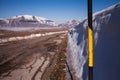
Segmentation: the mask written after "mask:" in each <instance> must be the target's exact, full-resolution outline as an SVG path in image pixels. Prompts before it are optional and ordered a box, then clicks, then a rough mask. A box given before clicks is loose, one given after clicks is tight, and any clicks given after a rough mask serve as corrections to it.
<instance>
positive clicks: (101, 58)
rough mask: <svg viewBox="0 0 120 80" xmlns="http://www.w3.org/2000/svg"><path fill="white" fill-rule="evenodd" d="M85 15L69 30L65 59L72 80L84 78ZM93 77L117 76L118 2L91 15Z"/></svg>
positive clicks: (119, 59)
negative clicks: (82, 19)
mask: <svg viewBox="0 0 120 80" xmlns="http://www.w3.org/2000/svg"><path fill="white" fill-rule="evenodd" d="M87 24H88V23H87V19H86V20H84V21H83V22H82V23H80V24H79V25H78V26H76V27H75V28H73V29H71V30H69V33H68V36H69V39H68V48H67V53H68V54H67V63H68V65H69V68H70V70H71V73H72V76H73V80H87V79H88V66H87V64H88V63H87V54H88V53H87ZM93 38H94V68H93V73H94V76H93V78H94V80H120V3H118V4H116V5H114V6H112V7H109V8H107V9H105V10H102V11H100V12H97V13H95V14H94V15H93Z"/></svg>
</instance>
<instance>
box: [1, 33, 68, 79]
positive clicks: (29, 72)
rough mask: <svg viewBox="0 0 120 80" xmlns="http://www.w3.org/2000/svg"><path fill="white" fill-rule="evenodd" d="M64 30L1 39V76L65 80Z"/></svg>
mask: <svg viewBox="0 0 120 80" xmlns="http://www.w3.org/2000/svg"><path fill="white" fill-rule="evenodd" d="M66 47H67V33H57V34H52V35H47V36H41V37H34V38H30V39H23V40H15V41H11V42H5V43H0V80H64V78H65V74H66V73H65V72H66Z"/></svg>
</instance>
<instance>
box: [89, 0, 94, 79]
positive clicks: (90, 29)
mask: <svg viewBox="0 0 120 80" xmlns="http://www.w3.org/2000/svg"><path fill="white" fill-rule="evenodd" d="M88 70H89V72H88V73H89V74H88V80H93V28H92V0H88Z"/></svg>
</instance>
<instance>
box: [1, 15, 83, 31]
mask: <svg viewBox="0 0 120 80" xmlns="http://www.w3.org/2000/svg"><path fill="white" fill-rule="evenodd" d="M80 22H81V20H72V21H68V22H65V23H61V24H58V23H57V22H54V21H52V20H48V19H46V18H43V17H38V16H32V15H18V16H13V17H11V18H9V19H0V29H5V30H15V31H19V30H36V29H51V28H71V27H75V26H76V25H78V24H79V23H80Z"/></svg>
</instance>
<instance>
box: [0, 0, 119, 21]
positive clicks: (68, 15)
mask: <svg viewBox="0 0 120 80" xmlns="http://www.w3.org/2000/svg"><path fill="white" fill-rule="evenodd" d="M118 2H120V0H93V12H96V11H99V10H102V9H104V8H107V7H109V6H111V5H113V4H116V3H118ZM24 14H28V15H36V16H41V17H45V18H47V19H50V20H53V21H57V22H65V21H69V20H72V19H77V20H78V19H85V18H86V17H87V0H0V18H9V17H12V16H15V15H24Z"/></svg>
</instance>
